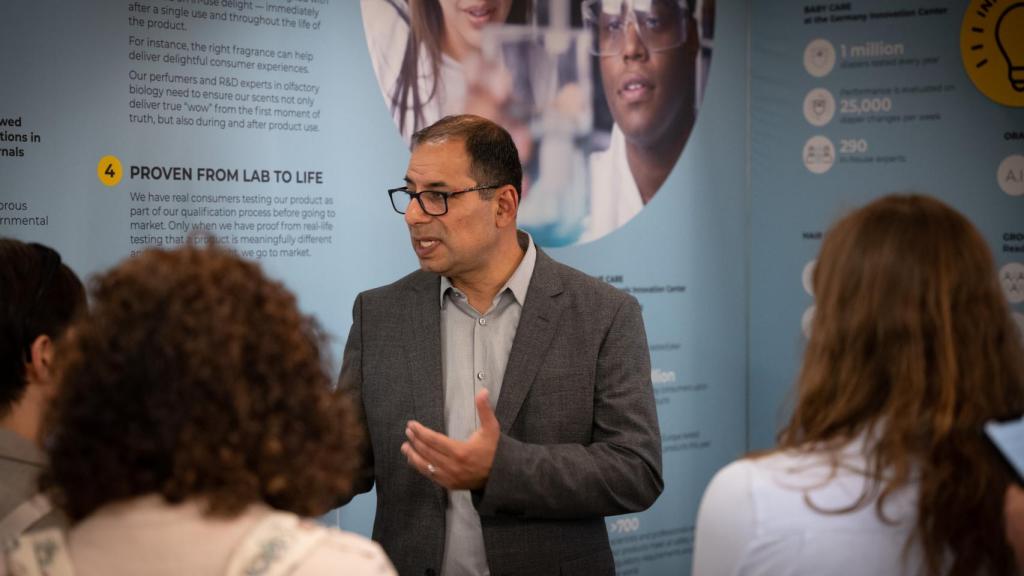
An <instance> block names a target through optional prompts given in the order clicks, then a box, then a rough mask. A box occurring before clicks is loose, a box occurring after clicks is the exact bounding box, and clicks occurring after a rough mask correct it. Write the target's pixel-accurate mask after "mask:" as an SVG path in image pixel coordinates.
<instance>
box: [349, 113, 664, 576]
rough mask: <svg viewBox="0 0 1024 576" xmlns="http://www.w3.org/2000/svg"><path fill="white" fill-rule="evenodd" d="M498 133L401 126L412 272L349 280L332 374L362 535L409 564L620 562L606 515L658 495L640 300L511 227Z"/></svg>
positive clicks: (446, 569) (514, 186)
mask: <svg viewBox="0 0 1024 576" xmlns="http://www.w3.org/2000/svg"><path fill="white" fill-rule="evenodd" d="M521 181H522V168H521V166H520V163H519V156H518V153H517V151H516V147H515V144H514V143H513V142H512V139H511V137H510V136H509V134H508V132H506V131H505V130H504V129H503V128H501V127H500V126H498V125H497V124H494V123H492V122H490V121H488V120H485V119H483V118H480V117H476V116H469V115H465V116H449V117H446V118H443V119H441V120H440V121H439V122H437V123H436V124H434V125H432V126H429V127H427V128H425V129H423V130H421V131H420V132H418V133H416V134H414V135H413V150H412V157H411V159H410V161H409V167H408V170H407V172H406V176H405V186H403V187H401V188H396V189H393V190H389V191H388V192H389V195H390V196H391V202H392V206H393V207H394V209H395V210H396V211H397V212H399V213H402V214H404V215H405V221H406V224H407V225H408V228H409V234H410V237H411V240H412V246H413V250H414V251H415V252H416V256H417V257H418V259H419V262H420V268H421V270H420V271H417V272H414V273H412V274H410V275H408V276H406V277H405V278H402V279H401V280H399V281H397V282H395V283H394V284H390V285H388V286H384V287H381V288H377V289H374V290H370V291H367V292H364V293H362V294H360V295H359V296H358V297H357V298H356V302H355V305H354V307H353V312H352V316H353V323H352V329H351V332H350V333H349V337H348V342H347V344H346V346H345V354H344V359H343V366H342V371H341V382H340V384H341V387H342V388H343V389H347V390H350V391H351V392H353V394H354V395H355V396H356V398H357V401H358V403H359V404H360V407H361V409H362V411H363V415H364V421H365V426H366V431H367V442H366V450H365V462H364V466H365V477H364V478H363V481H362V482H361V483H359V485H358V486H357V491H358V492H364V491H367V490H369V489H370V487H371V486H372V485H373V484H374V482H376V486H377V515H376V518H375V522H374V527H373V537H374V539H375V540H377V541H379V542H380V543H381V544H382V545H383V547H384V549H385V551H386V552H387V553H388V555H389V556H390V557H391V559H392V561H393V562H394V564H395V566H396V567H397V568H398V570H399V572H400V573H402V574H405V575H414V574H415V575H417V576H419V575H423V576H435V575H437V574H442V575H444V576H461V575H464V574H465V575H480V574H493V575H499V574H530V575H538V574H559V573H560V574H586V575H588V576H590V575H599V574H613V573H614V569H615V567H614V560H613V558H612V554H611V548H610V546H609V543H608V533H607V529H606V527H605V523H604V517H605V516H610V515H614V514H624V513H628V512H637V511H640V510H644V509H646V508H648V507H649V506H651V504H653V503H654V501H655V499H656V498H657V497H658V495H659V494H660V493H661V490H662V487H663V481H662V477H661V441H660V434H659V431H658V419H657V413H656V411H655V404H654V395H653V391H652V387H651V380H650V372H651V369H650V357H649V353H648V350H647V339H646V335H645V334H644V327H643V320H642V318H641V315H640V306H639V305H638V304H637V302H636V300H635V299H634V298H633V297H631V296H629V295H627V294H625V293H623V292H621V291H619V290H617V289H615V288H612V287H611V286H609V285H607V284H605V283H604V282H601V281H599V280H596V279H594V278H591V277H589V276H587V275H585V274H583V273H581V272H579V271H577V270H574V269H572V268H569V267H567V266H564V265H562V264H559V263H557V262H555V261H554V260H552V259H551V258H549V257H548V256H547V255H545V254H544V253H543V252H541V251H540V250H538V249H537V248H536V246H534V245H533V242H532V240H531V239H530V237H529V236H528V235H527V234H525V233H523V232H521V231H518V230H517V229H516V212H517V210H518V208H519V200H520V190H521Z"/></svg>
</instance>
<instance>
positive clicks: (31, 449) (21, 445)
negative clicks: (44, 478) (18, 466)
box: [0, 428, 46, 466]
mask: <svg viewBox="0 0 1024 576" xmlns="http://www.w3.org/2000/svg"><path fill="white" fill-rule="evenodd" d="M0 458H4V459H7V460H17V461H20V462H24V463H25V464H32V465H34V466H43V465H44V464H46V454H44V453H43V451H42V450H40V449H39V447H38V446H36V445H35V444H34V443H32V442H31V441H29V440H28V439H27V438H23V437H22V436H21V435H19V434H17V433H16V432H14V431H13V430H8V429H7V428H0Z"/></svg>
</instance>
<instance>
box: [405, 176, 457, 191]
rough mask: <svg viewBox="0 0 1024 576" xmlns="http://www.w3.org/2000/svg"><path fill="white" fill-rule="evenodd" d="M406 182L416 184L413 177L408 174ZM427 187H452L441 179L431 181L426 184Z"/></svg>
mask: <svg viewBox="0 0 1024 576" xmlns="http://www.w3.org/2000/svg"><path fill="white" fill-rule="evenodd" d="M405 183H406V185H413V184H415V183H414V182H413V181H412V179H411V178H409V177H408V176H406V177H405ZM426 188H427V189H434V188H450V186H449V185H448V183H447V182H444V181H440V180H439V181H437V182H430V183H429V184H427V185H426Z"/></svg>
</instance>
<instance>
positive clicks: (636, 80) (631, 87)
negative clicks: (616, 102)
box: [619, 76, 654, 102]
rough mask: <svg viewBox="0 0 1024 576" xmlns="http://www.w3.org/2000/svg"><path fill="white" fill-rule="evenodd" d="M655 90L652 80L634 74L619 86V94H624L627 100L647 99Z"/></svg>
mask: <svg viewBox="0 0 1024 576" xmlns="http://www.w3.org/2000/svg"><path fill="white" fill-rule="evenodd" d="M652 90H654V85H653V84H652V83H651V82H650V80H648V79H646V78H643V77H641V76H633V77H631V78H627V79H626V81H625V82H623V83H622V84H621V87H620V88H619V95H620V96H622V98H623V100H625V101H626V102H637V101H640V100H643V99H645V98H646V97H647V96H648V95H649V94H650V93H651V91H652Z"/></svg>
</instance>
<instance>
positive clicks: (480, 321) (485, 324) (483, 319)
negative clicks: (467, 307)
mask: <svg viewBox="0 0 1024 576" xmlns="http://www.w3.org/2000/svg"><path fill="white" fill-rule="evenodd" d="M477 322H479V323H480V325H481V326H487V318H481V319H479V320H477Z"/></svg>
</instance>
